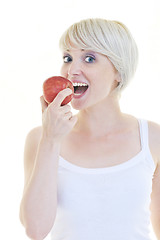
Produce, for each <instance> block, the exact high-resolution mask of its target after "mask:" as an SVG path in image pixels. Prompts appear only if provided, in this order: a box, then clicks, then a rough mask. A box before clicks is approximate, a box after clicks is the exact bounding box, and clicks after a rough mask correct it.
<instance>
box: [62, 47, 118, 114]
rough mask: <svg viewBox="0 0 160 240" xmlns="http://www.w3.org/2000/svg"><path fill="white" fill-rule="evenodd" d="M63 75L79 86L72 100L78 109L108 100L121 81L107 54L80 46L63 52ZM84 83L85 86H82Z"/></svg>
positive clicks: (74, 106)
mask: <svg viewBox="0 0 160 240" xmlns="http://www.w3.org/2000/svg"><path fill="white" fill-rule="evenodd" d="M61 75H62V76H63V77H65V78H67V79H69V80H70V81H71V82H72V83H73V84H74V85H75V86H77V84H78V86H79V87H78V86H77V87H75V89H76V92H75V94H74V97H73V100H72V102H71V104H72V107H73V108H75V109H77V110H80V109H83V108H87V107H90V106H92V105H95V104H98V103H102V101H106V100H107V98H108V97H109V96H110V94H111V92H112V91H113V89H114V88H115V87H116V86H117V84H118V81H119V74H118V72H117V71H116V69H115V68H114V66H113V64H112V63H111V62H110V61H109V60H108V58H107V57H106V56H104V55H102V54H100V53H97V52H94V51H90V50H85V49H78V48H77V49H75V48H74V49H68V50H67V51H64V52H63V65H62V68H61ZM80 83H81V84H80ZM82 83H83V85H84V86H80V85H82ZM85 85H87V86H88V88H87V86H85ZM86 89H87V90H86ZM83 91H84V92H83Z"/></svg>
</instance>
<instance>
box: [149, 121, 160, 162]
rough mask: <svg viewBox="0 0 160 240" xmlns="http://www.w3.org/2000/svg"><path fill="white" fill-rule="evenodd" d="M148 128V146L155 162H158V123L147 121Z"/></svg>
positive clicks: (159, 135) (159, 129) (159, 152)
mask: <svg viewBox="0 0 160 240" xmlns="http://www.w3.org/2000/svg"><path fill="white" fill-rule="evenodd" d="M148 130H149V145H150V148H151V150H152V152H153V156H155V158H156V160H157V163H158V164H160V124H157V123H155V122H152V121H148Z"/></svg>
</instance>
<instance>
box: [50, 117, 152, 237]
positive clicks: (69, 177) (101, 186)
mask: <svg viewBox="0 0 160 240" xmlns="http://www.w3.org/2000/svg"><path fill="white" fill-rule="evenodd" d="M139 126H140V136H141V151H140V152H139V153H138V154H137V155H136V156H135V157H133V158H132V159H130V160H128V161H126V162H124V163H121V164H119V165H116V166H112V167H106V168H83V167H79V166H77V165H74V164H72V163H70V162H68V161H66V160H65V159H63V158H62V157H60V159H59V171H58V208H57V215H56V219H55V223H54V226H53V228H52V230H51V239H52V240H151V238H150V210H149V205H150V194H151V191H152V178H153V174H154V171H155V164H154V161H153V159H152V156H151V153H150V150H149V146H148V124H147V121H145V120H139Z"/></svg>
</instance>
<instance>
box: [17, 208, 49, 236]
mask: <svg viewBox="0 0 160 240" xmlns="http://www.w3.org/2000/svg"><path fill="white" fill-rule="evenodd" d="M19 218H20V222H21V224H22V225H23V227H24V229H25V233H26V235H27V237H28V238H29V239H32V240H43V239H44V238H45V237H46V236H47V235H48V234H49V232H50V231H51V229H52V227H53V222H52V223H50V224H49V223H48V224H46V223H44V224H41V223H38V222H33V221H32V220H31V219H30V220H29V219H28V221H27V219H24V218H23V216H22V213H21V212H20V214H19Z"/></svg>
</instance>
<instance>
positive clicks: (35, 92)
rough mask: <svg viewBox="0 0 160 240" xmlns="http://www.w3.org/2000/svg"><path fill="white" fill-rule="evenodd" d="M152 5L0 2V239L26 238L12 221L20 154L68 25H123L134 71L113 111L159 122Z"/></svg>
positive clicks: (142, 1) (158, 28) (159, 21)
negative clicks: (133, 45)
mask: <svg viewBox="0 0 160 240" xmlns="http://www.w3.org/2000/svg"><path fill="white" fill-rule="evenodd" d="M158 2H159V0H152V1H149V0H134V1H128V0H121V1H119V0H112V1H111V0H110V1H102V0H98V1H93V0H79V1H77V0H75V1H74V0H57V1H54V0H43V1H42V0H26V1H24V0H14V1H13V0H5V1H1V2H0V114H1V115H0V156H1V160H0V161H1V168H0V196H1V197H0V239H3V240H5V239H6V240H8V239H21V240H22V239H24V240H25V239H28V238H27V237H26V236H25V232H24V229H23V227H22V226H21V224H20V221H19V217H18V215H19V203H20V200H21V195H22V189H23V148H24V142H25V137H26V135H27V133H28V131H29V130H30V129H32V128H33V127H35V126H37V125H40V124H41V107H40V101H39V97H40V96H41V95H42V83H43V81H44V80H45V79H46V78H48V77H50V76H54V75H59V74H60V73H59V70H60V66H61V53H60V51H59V47H58V41H59V38H60V36H61V34H62V33H63V31H64V30H65V29H66V28H67V27H68V26H70V24H72V23H73V22H75V21H79V20H81V19H83V18H88V17H103V18H106V19H111V20H119V21H122V22H124V23H125V24H126V25H127V26H128V28H129V29H130V31H131V32H132V34H133V36H134V38H135V40H136V42H137V44H138V48H139V54H140V59H139V65H138V69H137V73H136V75H135V78H134V80H133V81H132V83H131V85H130V86H129V87H128V88H127V89H126V90H125V92H124V93H123V95H122V99H121V108H122V110H123V111H125V112H127V113H131V114H133V115H135V116H136V117H142V118H146V119H149V120H152V121H155V122H157V123H160V113H159V102H160V94H159V88H160V84H159V82H160V76H159V75H160V66H159V65H160V61H159V56H160V46H159V43H160V14H159V13H160V7H159V5H158Z"/></svg>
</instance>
